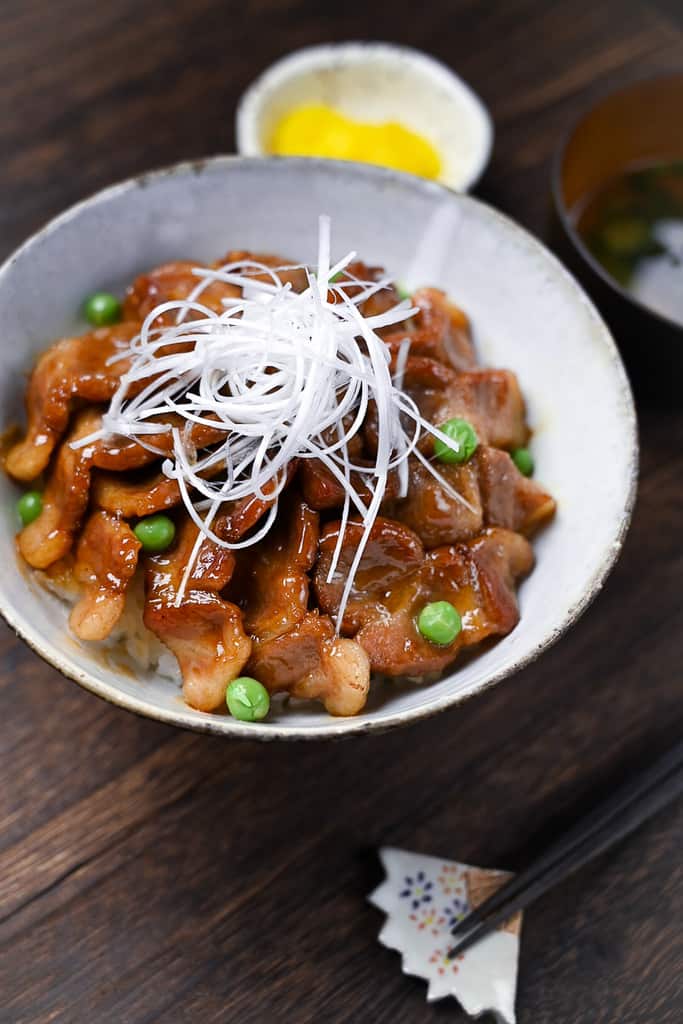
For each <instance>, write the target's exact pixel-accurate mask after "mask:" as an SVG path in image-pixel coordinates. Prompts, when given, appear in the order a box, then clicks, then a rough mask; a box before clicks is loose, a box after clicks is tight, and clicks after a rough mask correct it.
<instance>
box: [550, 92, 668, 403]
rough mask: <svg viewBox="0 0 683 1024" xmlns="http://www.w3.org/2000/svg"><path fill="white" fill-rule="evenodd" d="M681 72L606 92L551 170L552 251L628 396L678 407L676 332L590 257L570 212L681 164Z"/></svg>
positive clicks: (572, 134)
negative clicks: (621, 369) (624, 181)
mask: <svg viewBox="0 0 683 1024" xmlns="http://www.w3.org/2000/svg"><path fill="white" fill-rule="evenodd" d="M682 111H683V73H681V72H677V73H675V74H668V75H657V76H655V77H653V78H646V79H642V80H640V81H637V82H632V83H631V84H629V85H627V86H625V87H624V88H622V89H619V90H617V91H616V92H611V93H609V94H608V95H607V96H604V97H603V98H602V99H600V100H599V101H598V102H597V103H595V104H594V105H593V106H592V107H591V108H590V109H589V110H588V111H586V113H585V114H584V115H583V116H582V117H580V118H579V120H578V121H577V122H576V124H575V125H574V126H573V127H572V129H571V130H570V132H569V134H568V135H567V138H566V140H565V142H564V144H563V145H562V147H561V148H560V150H559V151H558V153H557V155H556V158H555V165H554V169H553V182H552V185H553V197H554V201H555V212H556V220H555V225H554V227H555V232H554V238H553V243H554V247H555V248H556V249H557V250H558V251H559V252H560V253H561V255H562V257H563V258H564V259H566V261H567V263H568V265H569V266H570V267H571V269H572V270H573V271H574V272H575V273H576V275H577V277H578V278H579V280H580V281H581V282H582V283H583V284H584V285H585V287H586V289H587V290H588V293H589V295H590V296H591V297H592V298H593V299H594V300H595V302H596V303H597V305H598V307H599V309H600V310H601V311H602V313H603V315H604V316H605V319H606V321H607V323H608V324H609V327H610V329H611V330H612V331H613V333H614V337H615V338H616V341H617V344H618V346H619V350H620V352H621V354H622V356H623V358H624V360H625V362H626V366H627V367H628V371H629V374H630V377H631V380H632V382H633V387H634V390H635V392H636V395H637V396H638V398H639V399H640V400H643V401H646V402H648V403H649V404H656V405H662V404H663V403H666V404H668V405H676V406H680V404H681V392H682V391H683V325H681V324H679V323H676V322H674V321H673V320H670V319H669V318H668V317H666V316H663V315H662V314H660V313H658V312H657V311H656V310H654V309H652V308H650V307H649V306H646V305H644V304H643V303H641V302H639V301H638V300H637V299H636V298H635V297H634V296H633V295H632V294H630V292H628V291H627V290H626V289H625V288H622V287H621V285H620V284H619V283H618V282H617V281H615V279H614V278H613V277H611V276H610V274H609V273H608V271H607V270H605V268H604V267H603V266H602V265H601V264H600V263H599V261H598V260H597V259H596V258H595V256H593V255H592V254H591V252H590V250H589V249H588V247H587V245H586V244H585V242H584V240H583V239H582V238H581V235H580V234H579V232H578V231H577V228H576V220H577V218H576V211H577V210H579V209H581V208H582V207H583V206H585V203H586V201H587V200H588V199H590V198H591V197H592V196H593V195H595V193H596V192H598V191H599V190H600V189H602V188H604V187H605V185H607V184H608V183H609V182H610V181H611V180H613V179H614V178H616V177H618V176H619V175H620V174H622V173H623V172H624V171H628V170H630V169H632V168H635V167H643V166H647V165H649V164H657V163H661V162H664V163H668V162H670V161H674V160H683V117H682V114H681V112H682Z"/></svg>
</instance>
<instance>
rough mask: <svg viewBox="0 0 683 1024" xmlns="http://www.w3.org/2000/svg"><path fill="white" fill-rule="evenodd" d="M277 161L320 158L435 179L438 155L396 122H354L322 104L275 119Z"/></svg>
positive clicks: (273, 142)
mask: <svg viewBox="0 0 683 1024" xmlns="http://www.w3.org/2000/svg"><path fill="white" fill-rule="evenodd" d="M269 148H270V151H271V153H274V154H275V155H276V156H322V157H327V158H328V159H335V160H358V161H360V162H361V163H367V164H380V165H381V166H383V167H393V168H394V169H395V170H397V171H407V172H408V173H409V174H416V175H419V176H420V177H422V178H438V176H439V172H440V171H441V160H440V158H439V154H438V153H437V151H436V150H435V149H434V147H433V146H432V144H431V143H430V142H428V141H427V140H426V139H425V138H423V137H422V136H421V135H418V134H416V132H413V131H411V130H410V129H409V128H405V127H404V126H403V125H402V124H398V123H397V122H396V121H386V122H384V123H383V124H369V123H368V122H363V121H355V120H353V119H352V118H350V117H346V116H344V115H343V114H340V113H339V112H338V111H336V110H333V109H332V107H328V106H325V105H324V104H309V105H306V106H302V107H295V109H294V110H291V111H290V112H289V113H288V114H285V116H284V117H283V118H282V119H281V120H280V122H279V123H278V124H277V126H276V127H275V130H274V132H273V135H272V138H271V140H270V146H269Z"/></svg>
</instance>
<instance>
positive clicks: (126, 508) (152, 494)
mask: <svg viewBox="0 0 683 1024" xmlns="http://www.w3.org/2000/svg"><path fill="white" fill-rule="evenodd" d="M92 500H93V503H94V504H95V505H97V506H98V507H99V508H101V509H104V510H105V511H107V512H111V513H113V514H119V515H122V516H124V517H125V518H126V519H134V518H140V517H142V516H150V515H153V514H154V513H155V512H163V511H166V510H167V509H169V508H173V507H174V506H176V505H179V504H180V501H181V497H180V487H179V486H178V483H177V481H176V480H172V479H171V478H170V477H167V476H165V475H164V474H163V473H158V472H155V473H152V474H151V475H150V474H145V476H143V477H140V478H139V479H135V480H130V479H126V478H122V477H121V475H120V474H119V473H97V474H93V480H92Z"/></svg>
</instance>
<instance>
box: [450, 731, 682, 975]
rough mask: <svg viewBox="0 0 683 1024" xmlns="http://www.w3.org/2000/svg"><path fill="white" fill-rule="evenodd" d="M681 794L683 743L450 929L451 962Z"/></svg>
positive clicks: (624, 786) (613, 796)
mask: <svg viewBox="0 0 683 1024" xmlns="http://www.w3.org/2000/svg"><path fill="white" fill-rule="evenodd" d="M681 792H683V742H681V743H678V744H677V745H676V746H675V747H674V748H673V749H672V750H670V751H669V752H668V753H667V754H665V755H664V756H663V757H662V758H660V759H659V760H658V761H657V762H656V763H655V764H654V765H653V766H652V767H650V768H649V769H648V770H647V771H645V772H643V773H642V774H641V775H639V776H637V777H636V778H635V779H633V780H632V781H631V782H628V783H626V784H625V785H623V786H621V787H619V789H618V790H617V791H616V793H614V794H612V796H611V797H609V799H608V800H606V801H605V802H604V803H603V804H601V805H599V806H598V807H597V808H596V809H595V810H594V811H592V812H591V813H590V814H589V815H588V816H587V817H586V818H584V819H582V820H581V821H580V822H579V823H578V825H576V826H574V827H573V828H572V829H570V830H569V832H567V833H566V834H565V835H564V836H562V837H561V838H560V839H559V840H558V841H557V842H556V843H554V844H553V845H552V846H551V847H550V848H549V849H548V850H547V851H546V852H545V853H544V854H543V855H542V856H541V857H540V858H539V859H538V860H537V861H535V863H534V864H532V866H531V867H530V868H528V869H527V870H526V871H524V872H522V873H521V874H519V875H517V876H516V877H515V878H513V879H511V880H510V882H508V883H507V884H506V885H504V886H502V887H501V888H500V889H499V890H498V891H497V892H495V893H494V894H493V895H492V896H491V897H490V898H489V899H487V900H486V901H485V902H484V903H482V904H481V905H480V906H479V907H477V908H476V909H475V910H474V911H472V913H470V914H468V915H467V917H465V918H463V919H462V920H461V921H459V922H458V923H457V925H455V927H454V928H453V929H452V934H453V935H454V936H458V937H460V936H461V937H460V938H459V940H458V941H457V942H456V943H455V944H454V946H453V948H452V949H451V950H450V952H449V956H450V957H454V956H456V954H458V953H461V952H463V951H464V950H465V949H467V948H469V947H470V946H472V945H473V944H474V943H475V942H478V941H479V939H481V938H483V937H484V935H486V934H488V932H489V931H491V930H492V929H493V928H495V927H497V926H498V925H500V924H503V923H504V922H505V921H507V920H509V918H510V917H513V916H514V915H515V914H516V913H518V912H519V911H520V910H522V909H524V908H525V907H527V906H528V905H529V904H530V903H532V902H533V900H535V899H537V898H538V897H539V896H541V895H542V894H543V893H544V892H546V891H547V890H548V889H550V888H551V887H552V886H554V885H556V884H557V883H558V882H559V881H561V880H563V879H564V878H567V877H568V876H569V875H571V874H573V872H574V871H577V870H578V869H579V868H580V867H582V866H583V865H584V864H586V863H587V862H588V861H590V860H592V859H593V858H594V857H597V856H598V855H599V854H600V853H603V852H604V851H605V850H606V849H608V848H609V847H610V846H612V845H613V844H614V843H616V842H618V841H619V840H620V839H622V838H623V837H624V836H626V835H628V833H629V832H632V831H633V830H634V829H635V828H637V827H638V826H639V825H640V824H642V823H643V822H644V821H646V820H647V818H649V817H650V816H651V815H652V814H655V813H656V812H657V811H658V810H660V809H661V808H662V807H664V806H665V805H666V804H667V803H669V802H670V801H671V800H673V799H674V798H675V797H676V796H677V795H679V794H680V793H681Z"/></svg>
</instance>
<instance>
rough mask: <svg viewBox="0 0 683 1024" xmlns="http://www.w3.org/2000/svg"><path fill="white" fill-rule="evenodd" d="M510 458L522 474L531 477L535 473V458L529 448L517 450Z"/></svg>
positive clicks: (511, 453)
mask: <svg viewBox="0 0 683 1024" xmlns="http://www.w3.org/2000/svg"><path fill="white" fill-rule="evenodd" d="M510 457H511V459H512V461H513V462H514V464H515V466H516V467H517V469H518V470H519V471H520V473H523V474H524V476H531V474H532V473H533V471H534V457H533V455H532V454H531V452H530V451H529V449H528V448H515V450H514V451H513V452H510Z"/></svg>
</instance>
